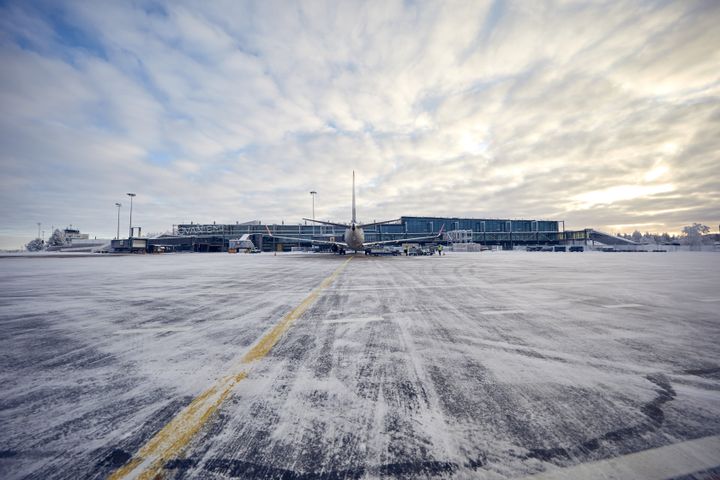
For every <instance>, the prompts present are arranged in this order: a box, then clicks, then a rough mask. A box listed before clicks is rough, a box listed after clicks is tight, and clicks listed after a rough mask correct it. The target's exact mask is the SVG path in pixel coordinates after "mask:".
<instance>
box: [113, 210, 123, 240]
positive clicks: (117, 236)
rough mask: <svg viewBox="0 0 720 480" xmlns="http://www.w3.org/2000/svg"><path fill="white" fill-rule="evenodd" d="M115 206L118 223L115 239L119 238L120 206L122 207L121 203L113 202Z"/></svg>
mask: <svg viewBox="0 0 720 480" xmlns="http://www.w3.org/2000/svg"><path fill="white" fill-rule="evenodd" d="M115 206H116V207H117V209H118V225H117V235H116V236H115V240H120V207H122V204H121V203H117V202H115Z"/></svg>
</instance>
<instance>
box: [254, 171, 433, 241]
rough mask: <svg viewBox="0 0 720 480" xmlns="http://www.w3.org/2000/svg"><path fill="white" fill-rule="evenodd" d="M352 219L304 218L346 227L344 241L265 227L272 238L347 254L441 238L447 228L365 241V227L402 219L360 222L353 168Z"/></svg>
mask: <svg viewBox="0 0 720 480" xmlns="http://www.w3.org/2000/svg"><path fill="white" fill-rule="evenodd" d="M352 189H353V190H352V220H351V221H350V223H334V222H325V221H322V220H313V219H310V218H303V220H306V221H308V222H314V223H320V224H322V225H330V226H333V227H340V228H344V229H345V235H344V236H343V239H344V240H345V241H344V242H338V241H333V240H315V239H310V238H296V237H285V236H279V235H273V234H272V232H270V228H269V227H268V226H267V225H266V226H265V228H266V229H267V234H266V236H268V237H271V238H279V239H281V240H292V241H295V242H302V243H310V244H313V245H330V246H331V249H332V251H333V252H335V253H339V254H340V255H345V252H346V250H354V251H355V253H357V252H358V251H364V252H365V253H366V254H367V253H368V252H369V251H370V249H371V248H372V247H376V246H378V245H388V244H392V243H401V242H414V241H418V240H432V239H437V238H440V237H441V236H442V234H443V230H445V225H443V226H442V228H440V232H438V234H437V235H429V236H425V237H411V238H401V239H398V240H382V241H378V242H366V241H365V232H364V229H365V228H367V227H375V226H377V225H385V224H387V223H393V222H397V221H399V220H400V219H395V220H385V221H382V222H372V223H358V221H357V217H356V215H355V170H353V181H352Z"/></svg>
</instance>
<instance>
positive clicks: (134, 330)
mask: <svg viewBox="0 0 720 480" xmlns="http://www.w3.org/2000/svg"><path fill="white" fill-rule="evenodd" d="M191 329H192V327H145V328H143V327H140V328H127V329H125V330H116V331H114V332H113V335H130V334H133V333H165V332H187V331H188V330H191Z"/></svg>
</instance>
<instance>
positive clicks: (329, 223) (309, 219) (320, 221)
mask: <svg viewBox="0 0 720 480" xmlns="http://www.w3.org/2000/svg"><path fill="white" fill-rule="evenodd" d="M303 220H307V221H308V222H315V223H322V224H323V225H331V226H333V227H340V228H348V226H347V225H346V224H344V223H334V222H324V221H322V220H313V219H312V218H304V217H303Z"/></svg>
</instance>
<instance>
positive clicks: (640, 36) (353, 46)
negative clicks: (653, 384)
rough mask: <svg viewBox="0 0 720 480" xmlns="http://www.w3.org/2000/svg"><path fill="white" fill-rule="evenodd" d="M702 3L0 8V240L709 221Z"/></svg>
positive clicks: (718, 123) (713, 193)
mask: <svg viewBox="0 0 720 480" xmlns="http://www.w3.org/2000/svg"><path fill="white" fill-rule="evenodd" d="M718 25H720V2H717V1H715V0H710V1H704V2H703V1H682V2H678V1H667V2H665V1H662V2H644V1H640V0H634V1H630V2H621V1H617V0H612V1H589V2H571V1H561V0H557V1H541V0H538V1H532V2H527V1H518V2H511V1H507V2H506V1H487V2H484V1H480V0H472V1H466V2H453V1H443V2H436V1H427V2H420V1H412V0H406V1H388V0H382V1H379V2H354V1H340V2H338V1H328V2H321V1H314V0H313V1H299V2H287V1H267V0H266V1H258V2H247V1H234V0H233V1H227V2H223V1H212V2H195V1H193V2H189V1H188V2H185V1H172V2H160V1H142V0H141V1H128V2H114V1H113V2H111V1H107V2H105V1H87V2H84V1H72V2H63V1H48V2H44V1H17V2H12V1H10V2H8V1H4V2H0V62H1V63H0V64H1V65H2V69H0V108H1V113H2V115H1V116H0V217H1V218H2V224H1V225H0V248H17V247H19V246H20V245H22V244H24V243H26V242H27V241H28V240H30V239H32V238H34V237H35V236H37V223H38V222H41V223H42V230H45V235H46V237H47V236H48V235H49V233H50V229H51V228H52V226H55V227H58V226H62V227H64V226H67V225H70V224H72V225H73V226H76V227H78V228H80V229H81V230H82V231H83V232H85V233H89V234H90V235H91V237H93V236H97V237H98V238H111V237H113V236H115V233H116V227H117V209H116V207H115V203H116V202H119V203H121V204H122V207H121V210H120V214H121V219H120V220H121V226H120V228H121V233H122V232H127V228H128V221H129V218H128V216H129V208H128V207H129V197H127V196H126V193H127V192H134V193H136V194H137V196H136V197H135V199H134V201H133V224H134V225H136V226H141V227H142V229H143V232H163V231H167V230H170V229H171V228H172V225H173V224H178V223H189V222H191V221H193V222H199V223H212V222H213V221H216V222H218V223H225V222H227V223H235V222H236V221H239V222H244V221H250V220H261V221H263V222H268V223H269V222H281V221H284V222H285V223H298V222H300V221H301V218H302V217H309V216H311V215H312V197H311V195H310V194H309V192H310V191H311V190H315V191H317V192H318V194H317V196H316V204H315V215H316V218H319V219H332V220H336V221H347V220H349V217H350V199H351V182H352V171H353V170H355V172H356V175H357V195H358V205H357V209H358V216H359V219H360V220H365V221H370V220H381V219H391V218H397V217H399V216H400V215H433V216H462V217H488V218H532V219H550V220H564V221H565V226H566V228H568V229H572V228H577V229H580V228H585V227H593V228H597V229H599V230H605V231H610V232H632V231H633V230H635V229H638V230H641V231H643V232H644V231H650V232H665V231H667V232H679V231H680V230H681V228H682V226H684V225H689V224H692V223H693V222H700V223H704V224H707V225H709V226H711V227H712V230H713V231H717V229H718V224H720V208H719V207H720V28H718V27H717V26H718Z"/></svg>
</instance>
